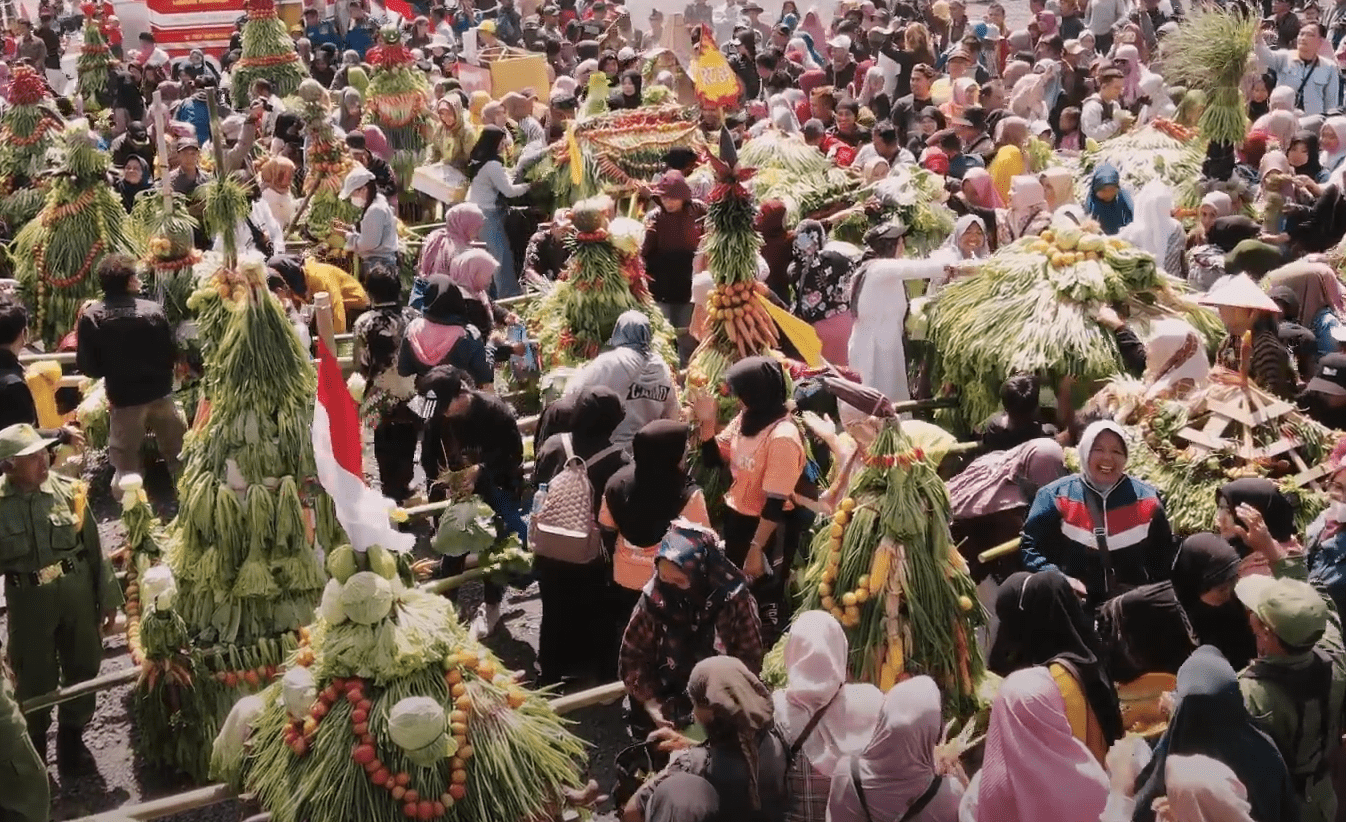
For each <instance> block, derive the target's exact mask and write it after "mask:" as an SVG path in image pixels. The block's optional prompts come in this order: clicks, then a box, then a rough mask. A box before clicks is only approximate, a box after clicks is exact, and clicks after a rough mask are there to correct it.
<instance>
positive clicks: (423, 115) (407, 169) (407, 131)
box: [365, 28, 430, 189]
mask: <svg viewBox="0 0 1346 822" xmlns="http://www.w3.org/2000/svg"><path fill="white" fill-rule="evenodd" d="M379 37H380V38H381V39H382V43H380V44H379V45H378V46H376V47H374V48H372V49H370V51H369V54H368V55H367V58H366V59H368V61H369V63H370V65H372V66H374V73H373V74H372V75H370V77H369V89H368V91H367V93H366V95H365V99H366V103H365V117H366V119H367V121H368V122H370V123H372V124H373V125H376V126H378V127H379V128H380V129H382V130H383V133H384V135H386V136H387V138H388V144H389V145H390V146H391V147H392V149H393V160H392V166H393V170H394V171H396V172H397V179H398V182H399V183H400V184H401V185H402V186H403V188H404V189H406V187H407V186H409V185H410V184H411V175H412V172H413V171H415V168H416V163H417V162H418V161H419V160H420V159H421V155H422V154H423V153H424V152H425V144H426V140H427V139H428V138H429V136H430V86H429V84H428V83H427V82H426V80H425V74H424V73H423V72H421V71H419V70H418V69H417V68H416V58H415V57H414V56H412V54H411V50H410V49H408V48H407V47H406V46H404V45H402V43H401V33H400V32H399V31H397V29H395V28H385V29H383V30H382V31H380V32H379Z"/></svg>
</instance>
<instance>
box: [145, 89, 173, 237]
mask: <svg viewBox="0 0 1346 822" xmlns="http://www.w3.org/2000/svg"><path fill="white" fill-rule="evenodd" d="M150 108H151V109H152V110H153V111H154V135H155V140H156V142H157V149H158V151H159V160H160V169H161V171H160V173H159V188H160V189H162V191H163V195H164V214H172V213H173V188H172V186H170V185H169V184H168V106H165V105H164V98H163V95H162V94H161V93H160V92H159V90H158V89H155V90H154V104H153V105H152V106H150ZM150 171H151V173H153V171H154V169H150Z"/></svg>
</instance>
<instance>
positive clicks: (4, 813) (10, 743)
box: [0, 648, 51, 822]
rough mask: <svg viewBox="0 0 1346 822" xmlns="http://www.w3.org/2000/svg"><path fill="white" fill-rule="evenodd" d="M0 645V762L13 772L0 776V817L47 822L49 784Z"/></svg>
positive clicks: (11, 821) (10, 820) (8, 821)
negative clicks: (29, 735)
mask: <svg viewBox="0 0 1346 822" xmlns="http://www.w3.org/2000/svg"><path fill="white" fill-rule="evenodd" d="M3 650H4V649H3V648H0V762H4V763H7V764H9V765H10V766H12V767H13V771H11V772H9V773H7V774H6V776H5V778H4V779H0V819H3V820H5V822H47V820H48V819H50V818H51V785H50V783H48V782H47V766H46V764H45V763H43V761H42V757H40V756H38V755H37V751H36V750H34V749H33V741H32V740H31V739H29V737H28V725H27V723H26V722H24V719H23V714H22V713H21V712H20V711H19V701H18V700H17V699H15V698H14V684H13V681H12V674H11V673H10V672H9V669H8V667H7V666H6V665H5V663H4V661H3V660H4V654H3Z"/></svg>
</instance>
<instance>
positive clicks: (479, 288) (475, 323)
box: [449, 248, 518, 362]
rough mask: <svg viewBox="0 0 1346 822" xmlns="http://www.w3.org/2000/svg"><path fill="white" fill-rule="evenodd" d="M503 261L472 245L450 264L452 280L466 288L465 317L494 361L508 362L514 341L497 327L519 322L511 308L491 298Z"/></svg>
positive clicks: (464, 291)
mask: <svg viewBox="0 0 1346 822" xmlns="http://www.w3.org/2000/svg"><path fill="white" fill-rule="evenodd" d="M499 267H500V263H498V262H496V259H495V258H494V257H492V256H491V255H490V254H489V253H488V252H487V251H485V250H484V249H480V248H469V249H467V250H466V251H463V252H462V253H460V254H459V255H458V256H456V257H454V258H453V262H452V263H450V264H449V280H450V281H451V282H452V283H453V284H454V285H456V286H458V288H459V290H461V291H462V292H463V319H465V320H467V322H468V324H469V325H471V326H472V327H474V328H476V329H477V331H478V332H479V333H480V334H481V337H482V339H483V340H484V341H485V343H486V347H487V349H488V350H489V351H490V352H491V361H492V362H505V361H507V360H509V358H510V357H511V356H512V355H514V353H515V348H514V343H511V342H508V341H506V340H505V338H504V334H503V333H500V332H498V331H497V330H496V329H497V328H499V327H501V326H505V325H509V324H510V323H511V321H513V322H518V318H517V317H514V316H513V315H512V314H511V313H510V311H509V310H508V309H506V308H504V307H503V306H499V305H496V304H495V303H494V302H492V301H491V295H490V288H491V282H492V279H493V277H494V276H495V272H496V269H498V268H499Z"/></svg>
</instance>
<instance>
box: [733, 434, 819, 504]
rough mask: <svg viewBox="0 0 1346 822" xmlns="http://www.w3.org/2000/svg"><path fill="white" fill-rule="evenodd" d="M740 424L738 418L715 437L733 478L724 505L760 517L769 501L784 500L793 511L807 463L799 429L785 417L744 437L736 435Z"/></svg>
mask: <svg viewBox="0 0 1346 822" xmlns="http://www.w3.org/2000/svg"><path fill="white" fill-rule="evenodd" d="M741 420H742V416H741V415H740V416H738V417H734V419H733V421H731V422H730V423H729V425H728V427H726V428H725V429H724V431H722V432H720V434H719V436H718V437H717V439H718V440H719V445H720V453H722V454H725V455H726V461H727V462H728V463H729V470H730V473H731V474H732V475H733V483H732V484H731V485H730V486H729V493H727V494H725V496H724V501H725V503H726V504H727V505H728V506H729V507H730V508H732V509H734V510H735V511H737V512H738V513H740V514H743V515H744V516H749V517H756V516H760V515H761V513H762V508H763V507H764V506H765V505H766V501H767V498H768V497H780V498H781V499H783V500H785V509H786V510H787V511H788V510H790V509H791V508H794V504H793V503H792V502H791V501H790V500H791V497H792V496H793V495H794V490H795V485H796V484H798V482H799V477H800V475H802V474H803V473H804V465H805V463H806V462H807V458H806V455H805V451H804V438H803V436H802V435H801V434H800V433H799V428H798V426H796V425H795V424H794V422H793V421H792V420H790V419H789V418H788V417H787V418H786V419H783V420H781V421H779V422H777V423H775V424H773V425H772V426H771V427H770V428H768V429H766V430H765V431H761V432H758V433H757V434H756V435H755V436H751V437H745V436H743V435H742V434H740V433H739V425H740V422H741Z"/></svg>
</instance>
